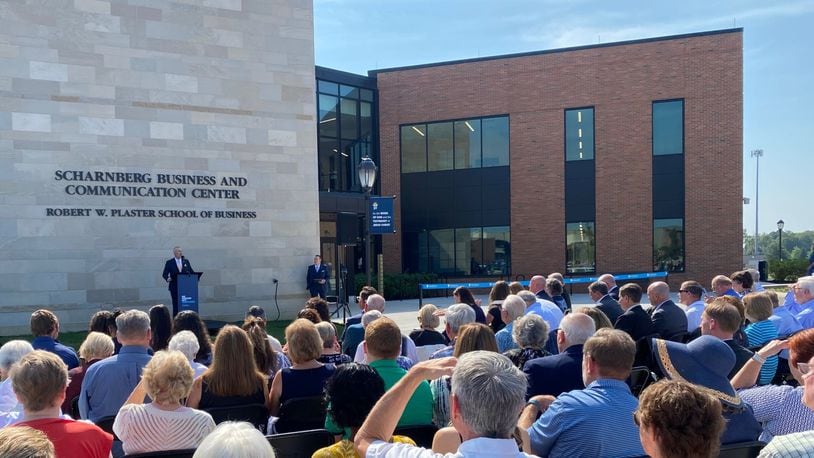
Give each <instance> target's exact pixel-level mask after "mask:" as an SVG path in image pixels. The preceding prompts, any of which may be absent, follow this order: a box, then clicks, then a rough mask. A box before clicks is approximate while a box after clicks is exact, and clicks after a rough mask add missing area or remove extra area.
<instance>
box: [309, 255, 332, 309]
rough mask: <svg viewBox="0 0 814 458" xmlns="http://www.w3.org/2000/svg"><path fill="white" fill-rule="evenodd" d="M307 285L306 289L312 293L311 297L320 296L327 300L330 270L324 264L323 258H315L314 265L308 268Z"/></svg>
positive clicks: (317, 256) (318, 256) (316, 256)
mask: <svg viewBox="0 0 814 458" xmlns="http://www.w3.org/2000/svg"><path fill="white" fill-rule="evenodd" d="M305 283H306V286H305V289H307V290H308V292H309V293H311V297H316V296H319V297H321V298H323V299H325V291H326V290H327V287H328V268H327V267H325V265H324V264H322V256H320V255H315V256H314V263H313V264H312V265H310V266H308V273H307V274H306V275H305Z"/></svg>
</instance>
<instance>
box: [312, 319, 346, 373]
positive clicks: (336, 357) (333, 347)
mask: <svg viewBox="0 0 814 458" xmlns="http://www.w3.org/2000/svg"><path fill="white" fill-rule="evenodd" d="M316 326H317V331H319V337H320V338H321V339H322V356H320V357H319V358H317V361H319V362H321V363H323V364H336V365H339V364H347V363H349V362H351V361H352V360H351V359H350V356H348V355H346V354H344V353H342V352H340V349H341V348H340V346H339V341H338V340H336V327H334V324H333V323H331V322H330V321H322V322H319V323H317V324H316Z"/></svg>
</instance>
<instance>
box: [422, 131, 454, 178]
mask: <svg viewBox="0 0 814 458" xmlns="http://www.w3.org/2000/svg"><path fill="white" fill-rule="evenodd" d="M452 156H453V153H452V123H451V122H436V123H432V124H428V125H427V170H428V171H430V172H432V171H436V170H452Z"/></svg>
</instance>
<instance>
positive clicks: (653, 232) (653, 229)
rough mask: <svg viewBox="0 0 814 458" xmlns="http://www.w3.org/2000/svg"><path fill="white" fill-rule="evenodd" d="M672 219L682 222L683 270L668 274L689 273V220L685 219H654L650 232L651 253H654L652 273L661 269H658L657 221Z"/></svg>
mask: <svg viewBox="0 0 814 458" xmlns="http://www.w3.org/2000/svg"><path fill="white" fill-rule="evenodd" d="M670 219H680V220H681V241H682V245H683V246H682V247H681V252H682V258H683V262H682V263H681V270H668V272H676V273H683V272H686V271H687V219H686V218H685V217H683V216H682V217H680V218H653V222H652V224H651V230H650V237H651V243H650V251H651V252H652V254H651V256H652V259H651V264H652V271H653V272H659V271H660V269H656V268H655V266H656V221H664V220H670Z"/></svg>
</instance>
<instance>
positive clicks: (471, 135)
mask: <svg viewBox="0 0 814 458" xmlns="http://www.w3.org/2000/svg"><path fill="white" fill-rule="evenodd" d="M480 137H481V127H480V119H467V120H466V121H455V168H456V169H471V168H477V167H480V164H481V153H480Z"/></svg>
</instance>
